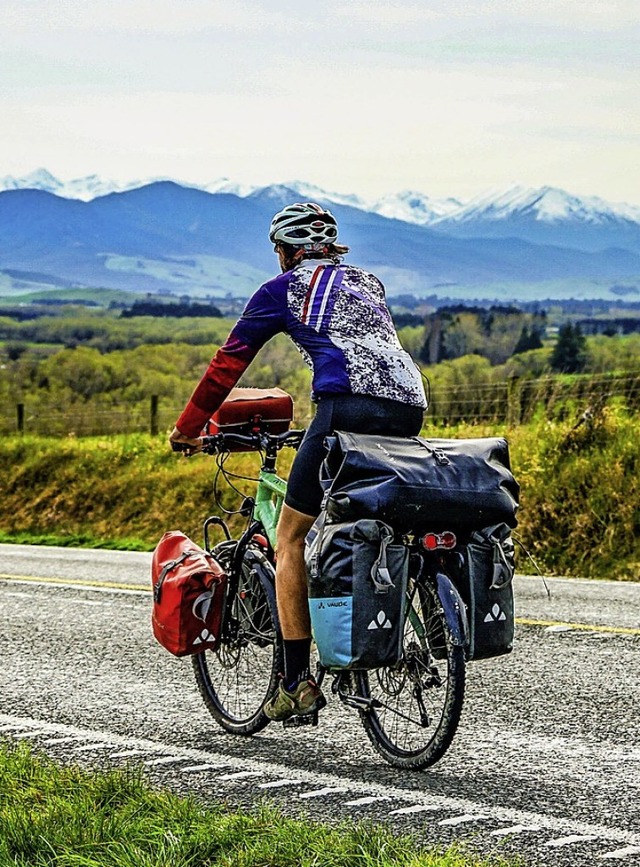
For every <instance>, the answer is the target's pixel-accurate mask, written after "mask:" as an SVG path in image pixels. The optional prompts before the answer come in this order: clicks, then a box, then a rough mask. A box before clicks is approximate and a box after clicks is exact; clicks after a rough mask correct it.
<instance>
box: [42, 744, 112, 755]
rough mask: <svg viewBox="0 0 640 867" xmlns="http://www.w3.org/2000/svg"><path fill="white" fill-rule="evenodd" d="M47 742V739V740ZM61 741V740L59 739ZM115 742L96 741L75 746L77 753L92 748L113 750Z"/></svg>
mask: <svg viewBox="0 0 640 867" xmlns="http://www.w3.org/2000/svg"><path fill="white" fill-rule="evenodd" d="M45 743H46V741H45ZM58 743H60V741H58ZM114 746H115V744H112V743H108V742H105V743H95V744H81V745H80V746H77V747H76V748H75V751H76V752H77V753H83V752H85V751H86V752H89V751H90V750H112V749H113V748H114Z"/></svg>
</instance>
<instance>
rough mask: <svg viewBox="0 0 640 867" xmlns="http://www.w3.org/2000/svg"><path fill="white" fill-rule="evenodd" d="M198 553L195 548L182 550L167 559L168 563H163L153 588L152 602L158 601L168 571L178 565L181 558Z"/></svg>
mask: <svg viewBox="0 0 640 867" xmlns="http://www.w3.org/2000/svg"><path fill="white" fill-rule="evenodd" d="M199 553H200V552H199V551H195V550H190V551H183V552H182V554H180V556H179V557H177V558H176V559H175V560H169V562H168V563H165V565H164V567H163V569H162V572H161V573H160V577H159V578H158V583H157V584H156V586H155V587H154V588H153V600H154V602H160V591H161V590H162V584H163V582H164V579H165V578H166V577H167V575H168V574H169V572H171V571H172V570H173V569H175V568H176V566H179V565H180V563H182V561H183V560H186V559H187V557H193V556H194V554H195V555H198V554H199Z"/></svg>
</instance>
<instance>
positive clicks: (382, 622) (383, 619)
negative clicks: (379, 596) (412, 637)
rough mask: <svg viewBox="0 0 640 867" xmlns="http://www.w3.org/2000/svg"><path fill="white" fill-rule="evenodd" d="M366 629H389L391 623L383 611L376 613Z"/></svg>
mask: <svg viewBox="0 0 640 867" xmlns="http://www.w3.org/2000/svg"><path fill="white" fill-rule="evenodd" d="M367 629H391V621H390V620H389V618H388V617H387V615H386V614H385V613H384V611H378V616H377V617H376V618H375V619H374V620H372V621H371V623H370V624H369V625H368V626H367Z"/></svg>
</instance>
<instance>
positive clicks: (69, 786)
mask: <svg viewBox="0 0 640 867" xmlns="http://www.w3.org/2000/svg"><path fill="white" fill-rule="evenodd" d="M490 864H493V865H498V864H503V865H505V867H506V865H508V864H511V865H512V867H513V865H514V864H515V862H514V861H510V862H507V861H504V860H501V861H497V860H495V859H494V860H482V859H478V858H476V857H474V856H472V855H470V854H469V853H465V852H464V851H462V850H457V849H455V848H453V849H449V850H447V851H446V852H437V851H434V850H427V849H425V848H423V847H420V846H418V845H417V844H416V842H415V841H414V840H413V839H412V838H410V837H408V836H395V835H394V834H393V833H392V832H391V831H390V830H388V829H386V828H384V827H382V826H378V825H374V824H370V823H367V824H358V825H356V824H354V823H346V822H343V823H340V824H339V825H334V826H326V825H321V824H319V823H315V822H309V821H304V820H294V819H288V818H285V817H284V816H283V815H282V814H281V813H279V812H278V811H277V810H276V809H275V808H273V807H271V806H266V805H262V806H259V807H257V808H255V809H254V810H250V811H246V810H243V811H234V810H231V809H229V808H228V807H226V806H225V805H223V804H217V805H212V806H206V807H205V806H203V805H202V804H201V803H199V802H198V801H197V800H196V799H195V798H184V797H179V796H177V795H174V794H171V793H169V792H166V791H160V790H157V789H153V788H152V787H151V786H150V785H149V784H148V783H147V782H146V781H145V779H144V777H143V775H142V773H141V772H140V771H139V770H135V769H124V770H123V769H119V770H109V771H103V772H88V771H84V770H81V769H79V768H77V767H73V766H60V765H58V764H56V763H54V762H52V761H51V760H49V759H47V758H45V757H43V756H40V755H36V754H34V753H33V751H32V750H31V749H30V748H29V747H28V746H27V745H24V744H19V745H17V746H11V745H9V744H8V743H6V742H5V743H0V867H52V865H55V867H270V865H273V867H342V865H344V867H347V865H348V867H483V865H484V867H488V865H490Z"/></svg>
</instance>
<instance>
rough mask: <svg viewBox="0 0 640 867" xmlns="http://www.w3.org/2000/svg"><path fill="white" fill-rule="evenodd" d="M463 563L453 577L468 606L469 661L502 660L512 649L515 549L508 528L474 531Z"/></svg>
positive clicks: (500, 527) (466, 546)
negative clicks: (490, 658) (498, 657)
mask: <svg viewBox="0 0 640 867" xmlns="http://www.w3.org/2000/svg"><path fill="white" fill-rule="evenodd" d="M461 551H462V552H463V558H464V559H463V562H462V564H461V568H460V570H459V572H457V573H455V574H453V576H452V577H453V579H454V583H455V584H456V587H457V588H458V590H459V591H460V595H461V596H462V599H463V601H464V603H465V605H466V606H467V616H468V620H469V633H470V641H469V659H487V658H489V657H491V656H501V655H502V654H503V653H509V652H510V651H511V650H512V649H513V636H514V623H515V618H514V606H513V575H514V572H515V563H514V545H513V540H512V538H511V533H510V530H509V527H508V526H507V525H506V524H498V525H496V526H493V527H485V528H484V529H483V530H475V531H473V532H472V533H471V534H470V536H469V539H468V541H467V543H466V544H465V545H463V546H461Z"/></svg>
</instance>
